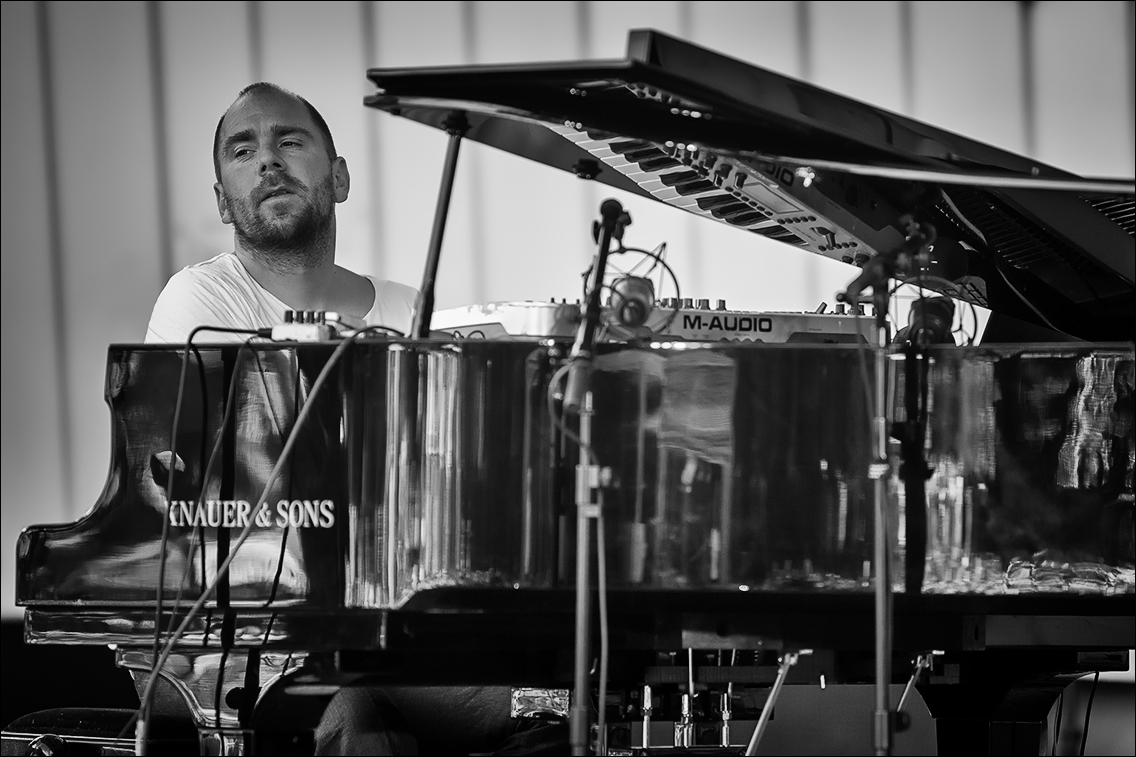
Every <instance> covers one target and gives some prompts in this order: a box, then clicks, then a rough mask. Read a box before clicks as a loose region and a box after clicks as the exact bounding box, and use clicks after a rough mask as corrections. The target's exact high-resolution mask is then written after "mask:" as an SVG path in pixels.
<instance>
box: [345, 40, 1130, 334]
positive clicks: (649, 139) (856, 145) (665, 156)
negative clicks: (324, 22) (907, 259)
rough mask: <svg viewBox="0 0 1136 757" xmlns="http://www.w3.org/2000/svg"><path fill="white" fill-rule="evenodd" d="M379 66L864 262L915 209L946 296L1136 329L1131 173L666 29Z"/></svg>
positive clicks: (600, 163) (599, 159)
mask: <svg viewBox="0 0 1136 757" xmlns="http://www.w3.org/2000/svg"><path fill="white" fill-rule="evenodd" d="M367 76H368V78H369V79H371V81H372V82H374V84H375V85H376V86H377V88H378V91H377V93H376V94H374V95H371V96H369V97H367V98H366V99H365V101H364V102H365V104H366V105H368V106H370V107H373V108H377V109H380V110H385V111H387V112H389V113H391V114H394V115H398V116H402V117H405V118H410V119H412V120H415V121H419V122H421V123H424V124H427V125H429V126H433V127H435V128H438V129H444V130H453V129H464V130H465V136H466V137H467V138H469V139H473V140H475V141H478V142H482V143H484V144H487V145H492V146H493V147H497V148H500V149H502V150H506V151H508V152H511V153H514V154H516V155H520V156H522V157H525V158H529V159H531V160H536V161H539V162H541V163H545V164H547V165H550V166H554V167H556V168H559V169H561V170H565V171H571V172H573V173H576V174H577V175H578V176H580V177H582V178H586V179H594V180H596V181H600V182H603V183H605V184H608V185H609V186H612V187H617V188H619V189H623V190H625V191H628V192H631V193H633V194H636V195H640V196H643V197H649V198H651V199H654V200H657V201H660V202H664V203H667V204H669V205H673V206H675V207H678V208H682V209H683V210H686V211H689V212H691V213H694V214H696V215H700V216H703V217H706V218H711V219H714V220H717V221H719V222H722V223H726V224H729V225H732V226H737V227H739V228H741V229H744V230H746V231H749V232H752V233H755V234H761V235H763V236H767V237H770V238H772V239H776V240H779V241H782V242H785V243H787V244H791V245H794V246H797V247H802V248H804V249H807V250H810V251H812V252H815V253H819V254H823V255H826V256H828V257H831V258H834V259H837V260H842V261H844V262H846V263H850V264H853V265H863V264H864V263H865V262H867V261H868V260H869V259H871V257H872V256H874V255H876V254H879V253H881V252H892V251H894V250H896V249H897V248H898V247H899V245H900V244H901V243H902V241H903V238H904V233H903V231H902V229H903V224H902V222H901V220H900V219H901V217H903V216H904V215H905V214H907V213H913V214H914V215H915V217H917V218H919V219H920V220H923V221H927V222H930V223H931V224H932V225H933V226H934V227H935V229H936V230H937V232H938V241H937V242H936V245H935V250H934V253H933V257H934V258H935V262H934V263H933V265H932V270H931V273H933V274H934V275H935V276H937V277H938V279H932V280H930V285H931V286H932V288H936V289H938V290H939V291H942V292H944V293H947V294H953V295H955V296H958V297H960V298H961V299H964V300H967V301H969V302H972V303H975V304H977V305H981V306H984V307H988V308H990V309H992V310H994V311H995V312H997V313H1000V314H1001V315H1002V316H1007V317H1009V318H1010V319H1014V320H1020V321H1024V322H1025V324H1028V325H1032V326H1040V327H1042V328H1043V329H1052V330H1053V331H1058V332H1062V333H1063V334H1065V335H1069V336H1072V337H1075V338H1079V339H1084V340H1095V341H1129V340H1131V339H1132V338H1133V326H1134V316H1133V313H1134V312H1136V308H1134V307H1133V305H1134V304H1136V303H1134V296H1133V288H1134V287H1133V285H1134V281H1136V243H1134V236H1133V235H1134V233H1136V222H1134V211H1133V207H1134V206H1133V197H1132V193H1131V189H1130V187H1129V185H1130V183H1129V185H1126V184H1125V183H1123V182H1089V181H1086V180H1083V179H1080V178H1079V177H1077V176H1075V175H1073V174H1069V173H1067V172H1064V171H1061V170H1059V169H1056V168H1052V167H1050V166H1046V165H1043V164H1040V163H1038V162H1037V161H1033V160H1030V159H1028V158H1025V157H1023V156H1019V155H1015V154H1013V153H1009V152H1006V151H1003V150H999V149H997V148H994V147H991V146H989V145H985V144H982V143H980V142H976V141H973V140H970V139H966V138H965V137H961V136H958V135H956V134H952V133H950V132H947V131H943V130H941V129H936V128H934V127H932V126H928V125H926V124H923V123H920V122H918V121H914V120H912V119H909V118H904V117H902V116H899V115H896V114H894V113H890V112H888V111H885V110H882V109H879V108H876V107H873V106H870V105H867V104H865V103H861V102H858V101H856V100H852V99H849V98H847V97H843V96H841V95H837V94H834V93H832V92H829V91H826V90H824V89H821V88H819V87H815V86H812V85H810V84H806V83H804V82H801V81H798V80H795V79H791V78H788V77H785V76H782V75H780V74H775V73H773V72H770V71H766V70H763V69H761V68H757V67H755V66H752V65H749V64H747V63H743V62H741V61H738V60H736V59H733V58H729V57H726V56H724V55H720V54H718V53H715V52H713V51H710V50H707V49H704V48H701V47H698V46H695V45H692V44H690V43H688V42H684V41H681V40H678V39H674V38H672V37H668V36H666V35H663V34H660V33H659V32H656V31H650V30H636V31H632V32H631V33H630V36H629V40H628V55H627V58H626V59H624V60H607V61H585V62H566V63H540V64H532V65H515V64H503V65H482V66H449V67H429V68H390V69H378V68H376V69H371V70H369V71H368V72H367ZM1058 182H1060V183H1061V186H1062V187H1063V189H1060V190H1058V189H1052V188H1041V186H1040V185H1041V184H1043V183H1045V184H1048V185H1049V186H1053V185H1055V184H1057V183H1058ZM1031 184H1032V185H1031ZM1053 331H1049V332H1044V331H1043V332H1041V333H1044V334H1045V335H1046V337H1051V336H1052V335H1053ZM1019 338H1021V337H1019Z"/></svg>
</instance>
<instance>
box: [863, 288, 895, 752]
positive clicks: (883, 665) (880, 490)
mask: <svg viewBox="0 0 1136 757" xmlns="http://www.w3.org/2000/svg"><path fill="white" fill-rule="evenodd" d="M887 289H888V284H887V279H884V281H883V283H882V284H881V283H876V284H875V285H873V287H872V300H873V302H874V304H875V308H876V349H875V374H876V375H875V378H876V395H875V407H874V413H875V415H874V424H873V425H874V436H875V438H874V440H873V441H874V442H875V460H873V462H872V464H871V466H870V468H869V475H870V476H871V477H872V478H873V479H874V482H873V508H872V518H873V522H874V529H873V531H874V533H873V540H874V544H873V551H872V562H873V563H874V564H875V570H874V571H873V572H874V573H875V576H876V583H875V621H876V647H875V653H876V670H875V673H876V690H875V692H876V708H875V711H874V712H873V718H872V722H873V725H874V727H873V731H872V732H873V746H874V747H875V753H876V754H877V755H884V757H886V755H889V754H891V740H892V732H893V725H894V724H893V722H892V712H891V701H890V699H891V698H890V694H889V685H890V684H891V654H892V622H893V617H894V607H893V605H892V599H893V598H892V593H891V534H890V529H889V528H888V508H887V479H888V473H889V470H890V465H889V463H888V451H887V440H888V427H887V357H888V344H889V343H890V342H891V338H890V335H889V333H888V324H887V305H888V294H887Z"/></svg>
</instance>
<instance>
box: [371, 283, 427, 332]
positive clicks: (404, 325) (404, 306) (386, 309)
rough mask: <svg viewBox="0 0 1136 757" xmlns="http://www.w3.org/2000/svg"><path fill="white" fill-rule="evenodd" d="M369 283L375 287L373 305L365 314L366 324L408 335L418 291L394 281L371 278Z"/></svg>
mask: <svg viewBox="0 0 1136 757" xmlns="http://www.w3.org/2000/svg"><path fill="white" fill-rule="evenodd" d="M371 283H372V284H374V285H375V304H374V306H373V307H372V308H371V312H369V313H367V324H368V325H369V326H386V327H387V328H392V329H397V330H398V331H399V332H400V333H402V334H403V335H404V336H405V335H409V333H410V326H411V322H412V320H413V316H414V304H415V303H416V302H417V300H418V290H417V289H415V288H414V287H411V286H407V285H406V284H399V283H398V282H396V281H383V280H381V279H375V278H372V279H371Z"/></svg>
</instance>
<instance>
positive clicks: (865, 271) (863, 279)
mask: <svg viewBox="0 0 1136 757" xmlns="http://www.w3.org/2000/svg"><path fill="white" fill-rule="evenodd" d="M902 250H903V248H900V249H898V250H895V251H893V252H881V253H880V254H878V255H876V256H875V257H874V258H871V259H870V260H869V261H868V262H867V263H865V264H864V267H863V268H862V269H861V271H860V275H859V276H857V277H856V278H854V279H852V283H850V284H849V285H848V288H847V289H845V290H844V291H843V292H837V293H836V299H837V300H838V301H840V302H847V303H849V304H850V305H856V304H859V302H860V293H861V292H863V291H864V290H865V289H868V288H869V287H870V288H871V289H872V290H873V291H875V290H876V289H879V288H880V287H883V286H886V285H887V281H888V279H891V278H894V277H895V271H896V264H897V261H898V258H899V255H900V253H901V252H902Z"/></svg>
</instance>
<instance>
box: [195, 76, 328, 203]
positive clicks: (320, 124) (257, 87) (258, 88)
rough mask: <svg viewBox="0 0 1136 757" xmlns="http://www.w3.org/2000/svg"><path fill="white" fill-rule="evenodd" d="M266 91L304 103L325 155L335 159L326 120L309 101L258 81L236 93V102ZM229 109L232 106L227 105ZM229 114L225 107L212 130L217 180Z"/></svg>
mask: <svg viewBox="0 0 1136 757" xmlns="http://www.w3.org/2000/svg"><path fill="white" fill-rule="evenodd" d="M266 93H274V94H280V95H284V96H285V97H292V98H295V99H297V100H299V101H300V102H302V103H303V104H304V107H305V108H307V109H308V115H309V116H311V117H312V121H314V122H315V125H316V127H317V128H318V129H319V132H320V134H321V135H322V136H323V141H324V143H325V144H326V145H327V157H328V159H329V160H335V158H336V157H337V155H338V154H337V153H336V152H335V140H334V139H332V138H331V129H329V128H327V121H324V120H323V116H321V115H320V112H319V111H318V110H316V108H315V106H314V105H312V104H311V103H310V102H308V101H307V100H305V99H304V98H303V97H300V96H299V95H297V94H296V93H295V92H289V91H288V90H286V89H284V88H283V87H281V86H279V85H277V84H271V83H269V82H266V81H258V82H256V83H255V84H250V85H248V86H247V87H245V88H244V89H242V90H241V91H240V92H239V93H237V97H236V100H233V102H236V101H237V100H240V99H241V98H242V97H244V96H245V95H259V94H266ZM229 108H230V109H231V108H232V106H229ZM228 114H229V110H228V109H227V110H226V111H225V112H224V113H222V114H221V119H220V120H219V121H217V130H216V131H215V132H213V175H214V176H216V177H217V181H221V126H222V125H223V124H224V123H225V116H227V115H228Z"/></svg>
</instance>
